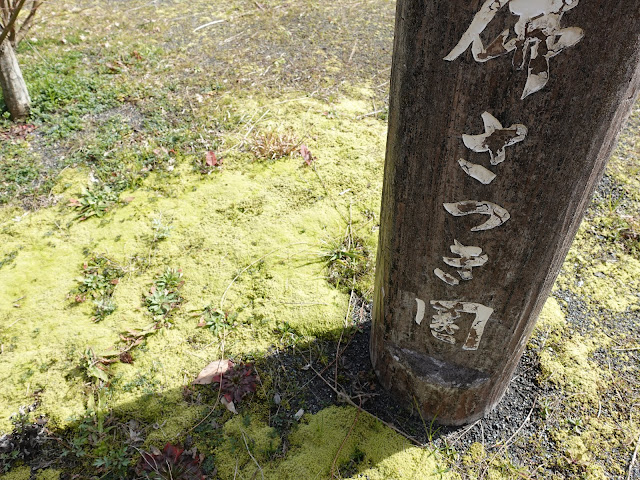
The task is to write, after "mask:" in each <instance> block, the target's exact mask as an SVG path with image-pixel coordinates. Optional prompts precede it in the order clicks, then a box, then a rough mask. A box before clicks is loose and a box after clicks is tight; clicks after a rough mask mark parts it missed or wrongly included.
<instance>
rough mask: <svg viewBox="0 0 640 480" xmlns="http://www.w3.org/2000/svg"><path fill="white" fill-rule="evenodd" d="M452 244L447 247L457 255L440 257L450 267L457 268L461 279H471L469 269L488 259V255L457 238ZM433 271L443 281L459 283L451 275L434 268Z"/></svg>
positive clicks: (480, 264)
mask: <svg viewBox="0 0 640 480" xmlns="http://www.w3.org/2000/svg"><path fill="white" fill-rule="evenodd" d="M453 242H454V244H453V245H451V246H450V247H449V249H450V250H451V253H453V254H454V255H458V257H442V260H443V261H444V263H446V264H447V265H449V266H450V267H454V268H456V269H457V272H458V275H460V278H461V279H462V280H471V279H473V274H472V272H471V270H472V269H473V268H474V267H481V266H482V265H484V264H485V263H487V261H488V260H489V256H488V255H486V254H484V255H483V254H482V248H480V247H474V246H466V245H463V244H462V243H460V242H459V241H458V240H454V241H453ZM433 273H435V274H436V276H437V277H438V278H439V279H440V280H442V281H443V282H445V283H447V284H449V285H452V286H455V285H458V284H459V283H460V280H458V279H457V278H455V277H454V276H452V275H449V274H448V273H446V272H444V271H442V270H441V269H439V268H436V269H435V270H434V271H433Z"/></svg>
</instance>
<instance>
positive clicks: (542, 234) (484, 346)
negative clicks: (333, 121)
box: [371, 0, 640, 425]
mask: <svg viewBox="0 0 640 480" xmlns="http://www.w3.org/2000/svg"><path fill="white" fill-rule="evenodd" d="M574 1H575V0H574ZM482 5H483V2H479V1H467V0H446V1H445V0H431V1H428V0H398V4H397V12H396V15H397V16H396V30H395V40H394V54H393V67H392V75H391V76H392V78H391V93H390V111H389V132H388V140H387V152H386V163H385V173H384V187H383V198H382V211H381V227H380V241H379V248H378V258H377V270H376V288H375V293H374V314H373V315H374V321H373V329H372V337H371V357H372V361H373V365H374V368H375V370H376V372H377V374H378V376H379V378H380V380H381V381H382V383H383V385H384V386H385V387H386V388H388V389H390V390H391V391H393V392H395V393H396V395H397V397H398V399H399V400H401V401H403V402H405V403H407V404H408V403H411V402H412V398H414V397H415V398H416V400H417V401H418V403H419V405H420V406H421V408H422V413H423V414H424V415H425V416H426V417H427V418H435V419H436V421H437V422H439V423H441V424H448V425H460V424H464V423H468V422H472V421H474V420H476V419H478V418H480V417H482V416H483V415H484V414H485V413H486V412H488V411H489V410H490V409H492V408H493V407H494V406H495V405H496V404H497V403H498V402H499V400H500V398H501V397H502V395H503V393H504V391H505V389H506V386H507V384H508V382H509V379H510V378H511V375H512V374H513V371H514V369H515V367H516V365H517V362H518V360H519V358H520V356H521V354H522V352H523V350H524V348H525V345H526V342H527V340H528V338H529V336H530V334H531V331H532V329H533V326H534V323H535V320H536V318H537V316H538V314H539V312H540V310H541V308H542V306H543V304H544V302H545V300H546V298H547V296H548V295H549V293H550V290H551V287H552V285H553V282H554V280H555V278H556V276H557V274H558V272H559V269H560V266H561V265H562V262H563V260H564V258H565V256H566V254H567V251H568V249H569V247H570V245H571V242H572V240H573V238H574V235H575V233H576V231H577V229H578V226H579V224H580V221H581V219H582V217H583V215H584V212H585V209H586V206H587V204H588V202H589V199H590V197H591V195H592V193H593V191H594V189H595V187H596V185H597V183H598V181H599V179H600V178H601V176H602V173H603V171H604V167H605V165H606V162H607V159H608V158H609V155H610V153H611V151H612V149H613V146H614V144H615V140H616V136H617V134H618V131H619V130H620V127H621V125H622V123H623V121H624V120H625V118H626V117H627V115H628V114H629V112H630V109H631V107H632V106H633V104H634V101H635V99H636V97H637V94H638V90H639V86H640V71H639V65H640V22H639V21H638V19H639V18H640V0H628V1H625V2H605V1H603V0H600V1H599V0H592V1H586V0H581V1H580V3H579V5H577V6H575V7H574V8H573V9H571V10H570V11H568V12H566V13H565V14H564V16H563V18H562V21H561V23H562V26H563V27H574V26H577V27H580V28H581V29H583V31H584V37H583V38H582V40H581V41H579V42H578V43H577V44H575V45H573V46H571V47H570V48H567V49H565V50H564V51H562V52H561V53H560V54H558V55H557V56H554V57H553V58H550V60H549V73H550V75H549V81H548V83H547V84H546V86H545V87H544V88H542V89H541V90H540V91H538V92H535V93H533V94H531V95H529V96H527V97H526V98H524V99H521V96H522V94H523V87H524V85H525V83H526V81H527V70H526V68H525V69H524V70H518V69H516V68H514V66H513V65H512V59H513V56H514V54H507V55H504V56H500V57H497V58H494V59H491V60H488V61H486V62H484V63H481V62H477V61H476V60H474V57H473V55H472V52H471V49H470V48H469V49H467V51H465V52H464V53H463V54H462V55H460V56H459V57H458V58H457V59H455V60H453V61H445V60H444V57H445V56H447V54H448V53H449V52H450V51H451V49H452V48H453V47H454V46H455V45H456V43H457V42H458V40H459V39H460V38H461V36H462V35H463V34H464V32H465V30H466V29H467V27H468V26H469V25H470V23H471V21H472V19H473V18H474V15H475V14H476V12H478V10H479V9H480V8H481V6H482ZM517 19H518V18H517V16H514V15H511V14H510V13H509V10H508V8H507V7H505V8H503V9H501V10H500V12H498V14H497V15H496V16H495V18H494V20H493V21H492V22H491V23H490V24H489V25H488V27H487V29H486V30H485V31H484V32H483V33H482V40H483V43H484V44H485V46H486V45H487V44H488V43H490V42H491V40H493V39H494V38H496V37H497V36H498V35H499V34H500V33H501V32H502V31H503V29H504V28H507V27H511V28H513V26H514V23H515V22H516V21H517ZM484 112H489V113H490V114H491V115H492V116H493V117H495V118H496V119H498V120H499V121H500V122H501V123H502V125H503V126H504V127H505V128H506V127H509V126H511V125H514V124H522V125H525V126H526V127H527V135H526V138H525V139H524V140H522V141H520V142H518V143H515V144H513V145H512V146H509V147H507V148H506V159H505V161H504V162H502V163H500V164H498V165H495V166H492V165H491V164H490V163H489V153H487V152H475V151H472V150H471V149H470V148H468V147H467V146H465V144H464V142H463V140H462V135H463V134H471V135H476V134H481V133H483V132H484V130H485V129H484V125H483V121H482V114H483V113H484ZM458 159H465V160H466V161H468V162H471V163H473V164H479V165H482V166H484V167H487V168H488V169H490V170H491V171H492V172H493V173H495V174H496V175H497V176H496V178H495V179H494V180H493V181H492V182H491V183H490V184H488V185H485V184H483V183H481V182H479V181H477V180H476V179H474V178H472V177H471V176H469V175H467V174H466V173H465V172H464V171H463V170H462V168H461V166H460V164H459V163H458ZM465 200H475V201H482V202H492V203H494V204H496V205H499V206H501V207H503V208H504V209H506V210H507V211H508V212H509V214H510V218H509V219H508V221H506V222H505V223H504V224H503V225H500V226H498V227H496V228H492V229H490V230H483V231H471V228H472V227H474V226H477V225H479V224H481V223H482V222H484V221H485V220H487V217H486V216H485V215H478V214H472V215H466V216H454V215H452V214H450V213H448V212H447V210H445V208H444V207H443V204H445V203H451V202H459V201H465ZM454 240H458V241H459V242H461V243H462V244H464V245H473V246H479V247H482V249H483V252H484V253H486V254H487V255H488V258H489V259H488V261H487V262H486V264H484V265H482V266H481V267H476V268H473V271H472V273H473V279H472V280H468V281H460V282H459V285H457V286H451V285H448V284H446V283H445V282H443V281H441V280H440V279H438V278H437V277H436V276H435V274H434V273H433V271H434V269H436V268H441V269H442V270H444V271H446V272H447V273H450V274H452V275H453V276H455V277H458V274H456V272H455V269H453V268H451V267H450V266H447V265H446V264H445V263H443V260H442V259H443V256H449V257H451V256H452V254H451V251H450V245H453V244H454ZM458 278H459V277H458ZM416 299H420V300H422V301H423V302H425V305H426V307H425V315H424V320H423V321H422V322H421V323H420V324H419V325H418V323H417V322H416V321H415V317H416V313H417V308H418V302H416ZM436 300H437V301H453V300H459V301H463V302H475V303H478V304H482V305H484V306H487V307H490V308H492V309H493V310H494V311H493V313H492V315H491V318H490V320H489V321H488V323H487V325H486V327H485V329H484V333H483V336H482V339H481V341H480V343H479V346H478V349H477V350H464V349H462V345H463V344H464V338H465V337H466V336H467V333H468V332H469V330H470V326H471V322H472V320H473V315H472V314H467V313H463V314H461V317H460V319H459V321H457V324H458V325H459V327H460V329H459V331H458V332H456V334H455V338H456V342H457V343H456V344H454V345H452V344H449V343H446V342H444V341H442V340H439V339H438V338H436V337H434V335H433V334H432V331H431V329H430V323H431V321H432V316H433V315H435V314H436V313H438V312H437V311H436V310H435V309H434V308H433V306H432V305H430V303H429V302H430V301H436Z"/></svg>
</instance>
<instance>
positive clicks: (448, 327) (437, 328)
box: [429, 300, 493, 350]
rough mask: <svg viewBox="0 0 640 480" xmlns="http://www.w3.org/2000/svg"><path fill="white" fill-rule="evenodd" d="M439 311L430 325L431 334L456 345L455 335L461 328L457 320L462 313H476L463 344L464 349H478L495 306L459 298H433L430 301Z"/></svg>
mask: <svg viewBox="0 0 640 480" xmlns="http://www.w3.org/2000/svg"><path fill="white" fill-rule="evenodd" d="M429 303H430V304H431V306H432V307H433V308H435V309H436V311H437V312H438V313H437V314H436V315H433V316H432V318H433V320H432V321H431V324H430V325H429V327H430V328H431V334H432V335H433V336H434V337H435V338H437V339H438V340H442V341H443V342H446V343H449V344H451V345H455V343H456V339H455V337H454V335H455V334H456V331H457V330H459V329H460V327H459V326H458V325H457V323H456V321H457V320H458V319H459V318H460V314H461V313H472V314H475V318H474V319H473V323H472V324H471V328H470V329H469V333H468V335H467V338H466V340H465V342H464V344H463V345H462V349H463V350H477V349H478V346H479V345H480V340H481V339H482V334H483V333H484V327H485V325H486V324H487V321H489V318H490V317H491V314H492V313H493V308H490V307H487V306H485V305H482V304H480V303H473V302H462V301H459V300H431V301H430V302H429Z"/></svg>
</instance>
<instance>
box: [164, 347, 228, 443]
mask: <svg viewBox="0 0 640 480" xmlns="http://www.w3.org/2000/svg"><path fill="white" fill-rule="evenodd" d="M224 345H225V339H224V338H223V339H222V342H221V345H220V349H221V355H220V356H221V357H222V358H220V359H219V360H222V359H223V358H224ZM221 394H222V382H220V383H219V384H218V395H216V403H214V404H213V407H211V410H209V413H207V414H206V415H205V416H204V418H203V419H202V420H200V421H199V422H198V423H196V424H195V425H194V426H193V427H191V428H190V429H189V430H187V432H186V433H185V435H186V434H189V433H191V432H193V431H194V430H195V429H196V428H198V427H199V426H200V425H202V423H203V422H204V421H205V420H206V419H207V418H209V417H210V416H211V414H212V413H213V412H214V410H215V409H216V407H217V406H218V403H219V402H220V398H221ZM180 435H182V433H179V434H178V435H176V436H175V438H174V440H175V439H176V438H178V437H179V436H180Z"/></svg>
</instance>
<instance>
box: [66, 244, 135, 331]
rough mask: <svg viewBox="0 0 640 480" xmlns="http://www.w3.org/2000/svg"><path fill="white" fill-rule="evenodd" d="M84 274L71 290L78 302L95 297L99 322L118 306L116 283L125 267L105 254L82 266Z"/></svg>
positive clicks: (95, 318)
mask: <svg viewBox="0 0 640 480" xmlns="http://www.w3.org/2000/svg"><path fill="white" fill-rule="evenodd" d="M82 270H83V276H82V277H80V278H78V279H77V281H78V287H77V288H76V289H75V290H73V291H72V292H71V295H73V297H74V300H75V302H76V303H83V302H85V301H87V300H88V299H93V304H94V311H93V315H94V318H93V320H94V321H95V322H99V321H100V320H103V319H104V318H105V317H107V316H108V315H111V314H112V313H113V312H114V311H115V310H116V308H117V306H116V304H115V302H114V301H113V298H112V297H113V292H114V291H115V288H116V285H118V283H119V282H120V278H122V277H123V276H124V274H125V271H124V269H123V268H122V267H121V266H120V265H118V264H117V263H116V262H114V261H113V260H110V259H109V258H107V257H105V256H104V255H96V256H93V257H91V258H90V259H89V260H88V261H87V262H85V263H84V265H83V266H82Z"/></svg>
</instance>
